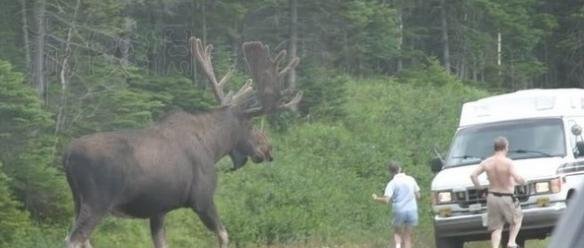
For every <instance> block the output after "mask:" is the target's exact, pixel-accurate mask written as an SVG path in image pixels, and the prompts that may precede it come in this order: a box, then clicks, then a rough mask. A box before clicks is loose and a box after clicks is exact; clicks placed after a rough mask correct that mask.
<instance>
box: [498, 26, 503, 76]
mask: <svg viewBox="0 0 584 248" xmlns="http://www.w3.org/2000/svg"><path fill="white" fill-rule="evenodd" d="M497 69H498V70H499V76H501V75H502V71H501V32H497Z"/></svg>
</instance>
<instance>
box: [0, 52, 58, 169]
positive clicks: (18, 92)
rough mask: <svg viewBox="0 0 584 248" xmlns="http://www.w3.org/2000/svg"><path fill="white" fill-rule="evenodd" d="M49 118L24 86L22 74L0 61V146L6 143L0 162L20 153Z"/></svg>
mask: <svg viewBox="0 0 584 248" xmlns="http://www.w3.org/2000/svg"><path fill="white" fill-rule="evenodd" d="M50 117H51V114H50V113H48V112H46V111H45V110H44V109H42V107H41V102H40V100H39V99H38V97H37V96H36V93H35V91H34V90H33V89H32V88H31V87H29V86H27V85H25V84H24V82H23V76H22V74H21V73H18V72H14V71H13V70H12V66H11V65H10V64H9V63H8V62H6V61H4V60H0V118H1V119H2V122H0V143H2V144H10V145H2V146H0V159H7V157H9V156H13V155H14V154H15V153H17V152H20V149H22V148H23V146H24V145H25V144H26V143H27V141H28V140H29V139H31V138H33V137H35V136H36V134H37V133H38V131H40V130H42V129H45V128H47V127H50V126H51V124H52V120H51V119H50Z"/></svg>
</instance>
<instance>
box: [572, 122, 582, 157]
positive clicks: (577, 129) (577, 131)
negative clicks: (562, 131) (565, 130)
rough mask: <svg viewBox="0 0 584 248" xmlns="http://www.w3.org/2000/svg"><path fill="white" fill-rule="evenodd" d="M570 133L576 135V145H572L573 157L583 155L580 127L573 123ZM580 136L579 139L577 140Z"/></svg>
mask: <svg viewBox="0 0 584 248" xmlns="http://www.w3.org/2000/svg"><path fill="white" fill-rule="evenodd" d="M571 131H572V134H573V135H574V136H576V147H574V157H582V156H584V139H582V127H581V126H580V125H578V124H574V125H573V126H572V128H571ZM578 138H580V140H578Z"/></svg>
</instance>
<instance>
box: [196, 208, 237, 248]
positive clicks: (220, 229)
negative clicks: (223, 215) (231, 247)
mask: <svg viewBox="0 0 584 248" xmlns="http://www.w3.org/2000/svg"><path fill="white" fill-rule="evenodd" d="M202 202H205V204H195V206H194V207H193V210H194V211H195V212H196V213H197V215H198V216H199V218H201V221H203V224H205V226H206V227H207V228H208V229H209V230H211V231H213V232H215V235H217V239H218V240H219V247H221V248H227V246H228V244H229V236H228V235H227V230H225V227H224V226H223V224H221V221H220V220H219V214H217V208H216V207H215V203H214V202H213V200H208V201H202Z"/></svg>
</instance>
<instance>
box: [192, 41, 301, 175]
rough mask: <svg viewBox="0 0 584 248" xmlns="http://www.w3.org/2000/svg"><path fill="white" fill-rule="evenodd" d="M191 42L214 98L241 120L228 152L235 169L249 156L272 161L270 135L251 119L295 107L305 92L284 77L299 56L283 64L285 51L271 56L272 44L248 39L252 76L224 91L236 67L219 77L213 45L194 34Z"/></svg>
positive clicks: (245, 50) (245, 49) (247, 56)
mask: <svg viewBox="0 0 584 248" xmlns="http://www.w3.org/2000/svg"><path fill="white" fill-rule="evenodd" d="M190 42H191V53H192V55H193V57H195V59H196V60H197V61H198V62H199V65H200V67H201V68H202V71H203V73H204V74H205V76H206V77H207V79H208V80H209V83H210V84H211V89H212V92H213V95H214V97H215V99H216V100H217V102H218V103H219V104H220V105H221V106H223V107H225V108H228V109H229V110H230V111H231V112H232V113H234V116H236V118H238V120H239V123H241V127H242V129H241V132H240V133H241V135H239V137H240V138H239V140H238V141H237V143H236V146H235V148H234V149H233V150H231V151H230V152H229V156H230V158H231V160H232V162H233V169H234V170H236V169H239V168H241V167H242V166H243V165H245V163H246V162H247V158H248V157H250V158H251V159H252V161H253V162H254V163H261V162H263V161H266V160H267V161H272V159H273V158H272V154H271V149H272V147H271V145H270V143H269V139H268V137H267V135H266V134H265V133H264V132H263V131H261V130H259V129H256V128H253V122H252V119H253V118H254V117H258V116H262V115H270V114H274V113H275V112H277V111H281V110H286V109H290V110H295V109H296V107H297V105H298V103H299V102H300V100H301V99H302V92H301V91H298V92H294V90H293V89H290V88H288V89H283V88H284V87H283V79H284V78H285V76H286V74H287V73H288V72H289V71H290V70H291V69H293V68H295V67H296V66H297V65H298V63H299V61H300V60H299V59H298V58H297V57H295V58H292V59H290V61H289V62H288V63H287V65H286V66H285V67H283V68H281V65H282V62H283V60H284V59H285V57H286V51H281V52H279V53H278V54H277V55H276V56H272V55H271V54H270V50H269V47H268V46H266V45H264V44H262V43H261V42H257V41H254V42H245V43H244V44H243V45H242V51H243V54H244V57H245V59H246V62H247V65H248V69H249V72H250V74H251V77H252V79H249V80H247V82H246V83H244V84H243V86H242V87H241V88H240V89H239V90H238V91H237V92H235V93H234V92H233V91H229V92H228V93H227V94H225V93H224V87H225V85H226V83H227V81H228V80H229V79H230V77H231V75H232V73H233V71H232V70H230V71H228V72H227V73H226V74H225V75H224V76H223V77H222V78H221V79H220V80H218V79H217V76H216V75H215V70H214V68H213V64H212V51H213V46H212V45H206V46H205V45H204V44H203V42H202V41H201V40H200V39H198V38H195V37H192V38H191V40H190ZM254 85H255V87H254Z"/></svg>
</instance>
